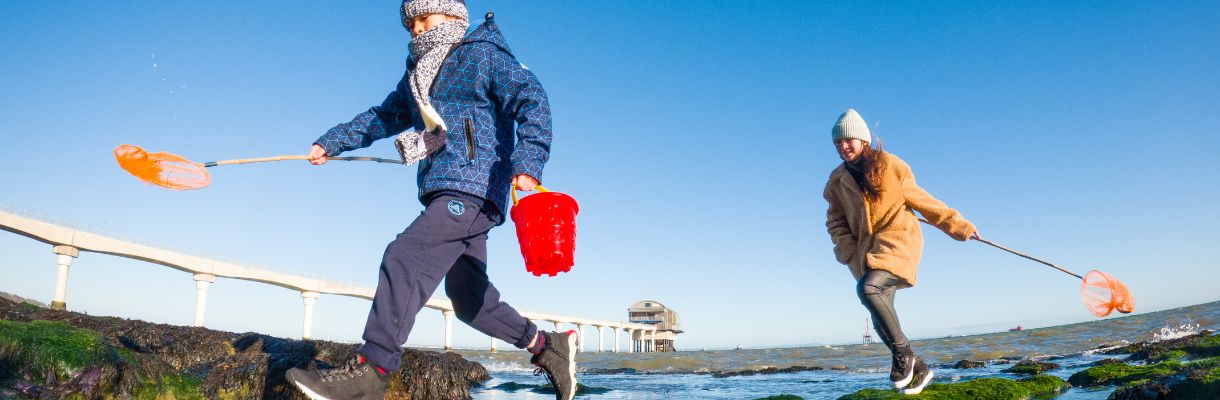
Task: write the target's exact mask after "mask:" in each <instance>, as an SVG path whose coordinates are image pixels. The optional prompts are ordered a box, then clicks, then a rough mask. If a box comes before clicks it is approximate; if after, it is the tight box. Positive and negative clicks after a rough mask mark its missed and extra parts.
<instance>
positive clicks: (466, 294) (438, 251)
mask: <svg viewBox="0 0 1220 400" xmlns="http://www.w3.org/2000/svg"><path fill="white" fill-rule="evenodd" d="M501 218H502V217H500V216H499V213H498V212H496V211H490V212H488V211H484V210H481V209H480V204H477V203H475V202H473V201H471V200H470V199H467V198H465V197H464V196H463V197H459V196H452V195H440V196H436V197H434V198H433V199H432V200H431V201H430V202H429V203H428V206H427V207H426V208H425V209H424V211H423V213H421V214H420V215H419V217H417V218H416V219H415V222H412V223H411V225H410V226H408V227H407V229H406V230H405V231H403V232H402V233H400V234H398V237H397V238H395V239H394V241H392V242H390V244H389V246H386V249H385V255H384V256H382V259H381V276H380V278H379V279H378V281H377V293H376V294H375V295H374V297H373V307H372V309H371V310H370V311H369V318H368V322H366V323H365V325H364V346H363V348H361V352H362V353H364V355H365V357H366V358H368V359H369V360H371V361H372V362H373V363H374V364H376V365H377V366H379V367H381V368H385V369H387V370H391V371H397V370H398V369H399V367H400V366H401V365H400V364H401V358H402V353H403V348H402V345H403V344H404V343H406V341H407V336H408V335H410V334H411V327H412V326H414V325H415V315H416V314H418V313H419V311H420V310H421V309H423V307H424V304H425V303H426V302H427V301H428V298H430V297H432V292H434V291H436V288H437V287H439V286H440V282H441V279H442V278H443V279H444V280H445V294H446V295H448V296H449V300H451V301H452V302H453V308H454V314H456V315H457V317H458V319H459V320H461V321H462V322H465V323H466V324H468V325H470V326H471V327H473V328H475V329H476V330H478V331H479V332H483V333H484V334H486V335H488V336H491V337H494V338H497V339H500V340H503V341H505V342H508V343H511V344H512V345H513V346H516V347H517V348H525V347H526V346H527V345H529V342H530V339H533V337H534V334H535V333H537V332H538V327H537V326H535V325H534V323H533V322H530V321H529V320H528V319H526V318H525V317H522V316H521V314H520V313H518V312H517V310H515V309H513V308H512V307H511V306H509V305H508V304H507V303H504V302H502V301H500V292H499V291H497V290H496V287H495V286H493V285H492V284H491V282H490V281H488V279H487V232H488V231H490V230H491V228H494V227H495V226H496V225H497V224H499V222H500V219H501Z"/></svg>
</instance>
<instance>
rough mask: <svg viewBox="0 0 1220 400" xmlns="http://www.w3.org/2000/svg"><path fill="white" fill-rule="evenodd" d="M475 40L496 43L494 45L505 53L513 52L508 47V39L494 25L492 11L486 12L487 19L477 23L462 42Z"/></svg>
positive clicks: (510, 53) (473, 41)
mask: <svg viewBox="0 0 1220 400" xmlns="http://www.w3.org/2000/svg"><path fill="white" fill-rule="evenodd" d="M475 42H487V43H491V44H494V45H496V47H499V48H500V49H501V50H504V52H505V53H508V54H509V55H512V54H513V51H512V50H510V49H509V48H508V41H506V40H504V35H503V34H501V33H500V28H499V27H498V26H496V21H495V19H494V15H492V13H487V19H486V20H484V21H483V23H482V24H479V26H478V27H476V28H474V30H473V31H470V33H468V34H466V38H465V39H462V44H466V43H475ZM514 57H516V56H514Z"/></svg>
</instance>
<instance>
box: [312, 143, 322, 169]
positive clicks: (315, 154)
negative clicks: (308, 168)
mask: <svg viewBox="0 0 1220 400" xmlns="http://www.w3.org/2000/svg"><path fill="white" fill-rule="evenodd" d="M309 163H310V164H313V165H322V164H326V149H323V148H322V146H319V145H317V144H315V145H313V147H310V148H309Z"/></svg>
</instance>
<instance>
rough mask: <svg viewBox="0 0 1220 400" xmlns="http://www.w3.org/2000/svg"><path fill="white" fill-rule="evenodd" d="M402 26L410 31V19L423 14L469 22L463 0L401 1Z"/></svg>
mask: <svg viewBox="0 0 1220 400" xmlns="http://www.w3.org/2000/svg"><path fill="white" fill-rule="evenodd" d="M399 13H400V14H402V26H403V27H405V28H407V29H410V28H411V27H410V23H409V22H410V21H411V18H415V17H416V16H419V15H424V14H445V15H452V16H454V17H458V18H461V19H463V20H466V21H469V20H470V16H469V15H468V13H467V12H466V1H465V0H403V2H402V8H401V9H400V10H399Z"/></svg>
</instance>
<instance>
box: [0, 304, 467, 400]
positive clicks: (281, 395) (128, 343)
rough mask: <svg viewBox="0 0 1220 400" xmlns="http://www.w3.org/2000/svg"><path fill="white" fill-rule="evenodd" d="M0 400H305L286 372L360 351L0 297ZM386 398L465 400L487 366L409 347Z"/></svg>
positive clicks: (337, 361)
mask: <svg viewBox="0 0 1220 400" xmlns="http://www.w3.org/2000/svg"><path fill="white" fill-rule="evenodd" d="M0 317H3V319H0V398H6V399H7V398H31V399H33V398H38V399H65V398H70V397H71V398H75V397H76V396H77V395H79V396H83V398H86V399H91V398H175V399H203V398H207V399H304V398H305V397H304V396H303V395H301V394H300V393H299V392H297V391H296V390H295V389H294V388H292V387H291V386H290V384H289V383H288V382H287V381H286V380H285V379H284V373H285V372H286V371H287V370H288V369H289V368H293V367H300V368H331V367H333V366H336V365H341V364H342V363H344V362H345V361H346V360H348V359H350V358H351V357H353V356H354V355H355V353H356V351H357V350H358V349H357V346H356V345H354V344H342V343H334V342H326V341H313V340H304V341H302V340H290V339H282V338H277V337H273V336H267V335H262V334H256V333H244V334H235V333H230V332H222V331H214V330H210V329H205V328H192V327H181V326H173V325H165V324H153V323H148V322H144V321H136V320H126V319H121V318H113V317H92V316H88V315H84V314H79V313H74V312H67V311H52V310H47V309H44V308H40V307H32V306H29V305H22V304H16V303H13V302H11V301H8V300H4V299H0ZM403 366H404V368H403V370H402V371H403V372H400V373H396V374H395V375H394V376H393V379H392V382H391V385H390V388H389V390H388V391H387V394H386V398H389V399H468V398H470V394H469V391H470V387H471V386H472V385H475V384H478V383H480V382H483V381H486V380H488V379H489V376H488V375H487V370H486V369H484V368H483V366H481V365H479V364H478V363H475V362H471V361H467V360H465V359H463V358H462V357H461V356H459V355H457V354H454V353H444V354H441V353H435V352H428V351H417V350H411V349H408V350H407V352H406V354H404V355H403Z"/></svg>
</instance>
